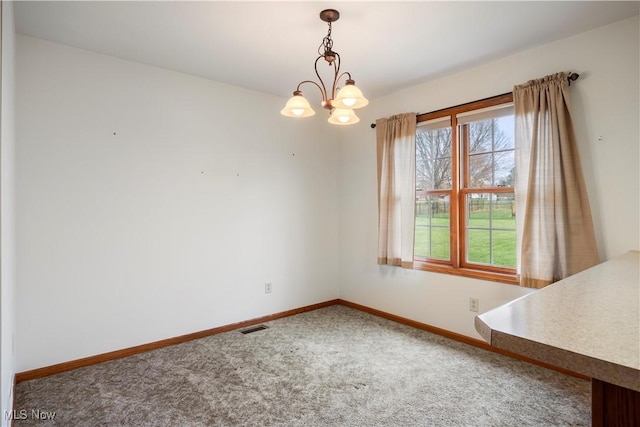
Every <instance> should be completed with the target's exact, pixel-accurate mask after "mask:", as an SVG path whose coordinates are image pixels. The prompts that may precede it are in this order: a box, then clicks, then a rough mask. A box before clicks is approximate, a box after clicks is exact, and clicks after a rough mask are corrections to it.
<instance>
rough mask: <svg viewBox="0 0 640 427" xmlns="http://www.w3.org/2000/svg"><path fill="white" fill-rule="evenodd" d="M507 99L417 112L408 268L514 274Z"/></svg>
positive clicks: (509, 101) (483, 274) (478, 274)
mask: <svg viewBox="0 0 640 427" xmlns="http://www.w3.org/2000/svg"><path fill="white" fill-rule="evenodd" d="M512 101H513V97H512V94H510V93H509V94H506V95H501V96H498V97H494V98H490V99H486V100H482V101H477V102H473V103H469V104H465V105H461V106H458V107H452V108H448V109H445V110H440V111H436V112H433V113H427V114H422V115H420V116H418V126H417V129H416V205H415V210H416V220H415V247H414V266H415V267H416V268H420V269H425V270H432V271H441V272H449V273H453V274H461V275H468V276H473V277H480V278H485V279H494V280H502V281H508V282H513V283H515V282H516V278H515V274H516V218H515V197H514V192H513V191H514V190H513V186H514V174H515V159H514V149H515V146H514V117H513V104H512Z"/></svg>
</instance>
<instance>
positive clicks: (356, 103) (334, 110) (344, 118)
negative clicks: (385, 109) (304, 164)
mask: <svg viewBox="0 0 640 427" xmlns="http://www.w3.org/2000/svg"><path fill="white" fill-rule="evenodd" d="M339 18H340V13H339V12H338V11H337V10H334V9H326V10H323V11H322V12H320V19H321V20H323V21H324V22H326V23H327V24H328V25H329V31H328V32H327V35H326V36H325V37H324V38H323V39H322V43H321V44H320V46H319V47H318V57H317V58H316V62H315V64H314V68H315V71H316V76H318V80H320V84H318V83H317V82H315V81H312V80H304V81H302V82H300V83H299V84H298V87H297V88H296V90H295V91H294V92H293V96H292V97H291V98H290V99H289V101H287V104H286V105H285V107H284V108H283V109H282V111H280V113H281V114H282V115H284V116H287V117H309V116H313V115H314V114H315V113H316V112H315V111H313V109H312V108H311V105H310V104H309V101H307V100H306V99H305V98H304V96H302V91H301V90H300V86H302V84H304V83H311V84H314V85H315V86H316V87H317V88H318V89H320V93H321V94H322V107H323V108H325V109H327V110H329V112H330V116H329V120H328V121H329V123H332V124H334V125H351V124H354V123H358V122H359V121H360V119H359V118H358V116H356V114H355V113H354V112H353V110H354V109H356V108H362V107H364V106H366V105H367V104H368V103H369V101H368V100H367V99H366V98H365V97H364V96H363V95H362V92H361V91H360V89H358V88H357V87H356V83H355V81H353V79H352V78H351V74H350V73H348V72H346V71H345V72H343V73H342V74H341V73H340V55H338V52H335V51H334V50H333V40H332V39H331V23H332V22H335V21H337V20H338V19H339ZM321 58H323V59H324V60H325V61H327V63H328V64H329V66H330V67H333V85H332V86H331V87H330V88H329V89H330V90H328V89H327V86H326V85H325V83H324V81H323V80H322V77H320V73H318V61H320V59H321ZM344 76H347V79H346V81H345V85H344V87H343V88H342V89H340V90H338V82H339V81H340V79H342V77H344ZM336 92H337V94H336Z"/></svg>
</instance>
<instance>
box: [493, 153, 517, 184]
mask: <svg viewBox="0 0 640 427" xmlns="http://www.w3.org/2000/svg"><path fill="white" fill-rule="evenodd" d="M493 171H494V174H495V177H494V179H495V182H494V187H513V186H514V184H515V182H514V180H513V178H514V171H515V158H514V151H513V150H509V151H499V152H497V153H495V154H494V165H493Z"/></svg>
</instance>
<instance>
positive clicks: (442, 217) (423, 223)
mask: <svg viewBox="0 0 640 427" xmlns="http://www.w3.org/2000/svg"><path fill="white" fill-rule="evenodd" d="M422 203H424V202H422ZM420 208H422V209H420ZM417 211H418V213H419V214H418V215H416V234H415V245H414V250H415V255H416V256H426V257H431V258H437V259H449V242H450V239H449V215H448V213H439V214H434V215H433V216H432V217H431V223H429V215H428V214H427V213H426V211H427V209H425V206H424V205H423V206H421V207H419V208H418V209H417ZM420 212H422V213H421V214H420ZM491 223H492V227H491V228H492V229H490V230H489V229H488V228H489V227H490V226H491ZM515 227H516V221H515V218H514V217H513V215H512V212H511V207H510V205H509V204H504V205H502V206H501V205H498V206H494V209H493V218H492V221H490V219H489V210H488V206H487V209H484V210H477V211H473V212H471V213H470V215H469V222H468V224H467V229H468V234H469V235H468V244H467V248H468V252H469V256H468V258H469V259H468V261H469V262H476V263H481V264H491V265H496V266H501V267H513V268H515V266H516V232H515ZM492 255H493V260H492V259H491V257H492Z"/></svg>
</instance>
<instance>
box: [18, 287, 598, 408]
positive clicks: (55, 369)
mask: <svg viewBox="0 0 640 427" xmlns="http://www.w3.org/2000/svg"><path fill="white" fill-rule="evenodd" d="M336 304H339V305H344V306H345V307H350V308H353V309H356V310H360V311H363V312H365V313H369V314H373V315H375V316H378V317H382V318H385V319H388V320H392V321H394V322H398V323H402V324H404V325H408V326H411V327H414V328H417V329H422V330H425V331H428V332H432V333H434V334H437V335H441V336H443V337H446V338H450V339H453V340H456V341H459V342H462V343H465V344H469V345H472V346H474V347H479V348H482V349H484V350H488V351H492V352H494V353H499V354H502V355H504V356H509V357H513V358H515V359H518V360H522V361H524V362H528V363H532V364H534V365H538V366H542V367H544V368H547V369H551V370H554V371H557V372H561V373H563V374H566V375H571V376H573V377H576V378H580V379H583V380H587V381H588V380H590V379H591V378H590V377H587V376H584V375H582V374H578V373H576V372H573V371H570V370H567V369H563V368H560V367H557V366H554V365H550V364H548V363H544V362H540V361H537V360H534V359H530V358H528V357H524V356H520V355H519V354H515V353H511V352H509V351H505V350H502V349H499V348H496V347H493V346H491V345H490V344H488V343H486V342H484V341H482V340H479V339H476V338H471V337H468V336H466V335H462V334H458V333H456V332H451V331H448V330H446V329H441V328H438V327H435V326H431V325H428V324H426V323H421V322H418V321H415V320H411V319H408V318H406V317H402V316H397V315H395V314H391V313H387V312H384V311H381V310H377V309H375V308H371V307H367V306H364V305H361V304H357V303H354V302H351V301H347V300H343V299H334V300H329V301H325V302H321V303H318V304H312V305H308V306H305V307H300V308H295V309H292V310H287V311H282V312H280V313H274V314H270V315H267V316H262V317H257V318H255V319H250V320H245V321H242V322H238V323H232V324H229V325H223V326H219V327H217V328H212V329H206V330H204V331H199V332H193V333H190V334H186V335H181V336H178V337H173V338H167V339H164V340H160V341H154V342H151V343H148V344H142V345H137V346H134V347H128V348H125V349H122V350H115V351H110V352H108V353H103V354H98V355H95V356H89V357H84V358H82V359H76V360H71V361H69V362H63V363H58V364H56V365H51V366H45V367H42V368H38V369H32V370H29V371H24V372H18V373H17V374H15V375H14V390H13V393H14V394H13V400H14V407H15V398H16V395H15V385H16V384H17V383H20V382H22V381H28V380H34V379H37V378H44V377H48V376H49V375H55V374H59V373H61V372H66V371H70V370H73V369H77V368H83V367H85V366H91V365H96V364H98V363H102V362H107V361H109V360H115V359H120V358H123V357H127V356H133V355H134V354H139V353H144V352H147V351H151V350H156V349H159V348H163V347H168V346H171V345H176V344H181V343H183V342H187V341H192V340H196V339H199V338H204V337H208V336H211V335H216V334H220V333H223V332H229V331H232V330H234V329H241V328H245V327H247V326H252V325H256V324H258V323H263V322H268V321H271V320H276V319H280V318H283V317H288V316H294V315H296V314H300V313H304V312H307V311H313V310H317V309H319V308H324V307H329V306H332V305H336Z"/></svg>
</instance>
